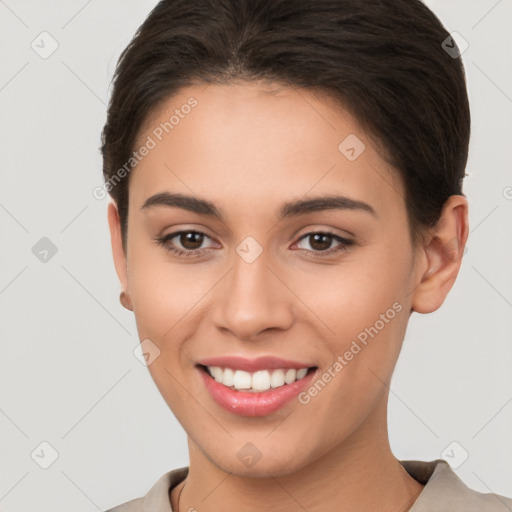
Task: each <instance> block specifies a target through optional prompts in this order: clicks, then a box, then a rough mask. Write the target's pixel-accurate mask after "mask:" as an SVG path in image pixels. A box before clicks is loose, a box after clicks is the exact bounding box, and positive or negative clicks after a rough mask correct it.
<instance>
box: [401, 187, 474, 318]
mask: <svg viewBox="0 0 512 512" xmlns="http://www.w3.org/2000/svg"><path fill="white" fill-rule="evenodd" d="M468 234H469V223H468V204H467V199H466V198H465V197H464V196H460V195H453V196H450V197H449V198H448V200H447V201H446V203H445V204H444V206H443V210H442V213H441V216H440V218H439V221H438V222H437V224H436V226H435V227H434V228H432V231H431V232H430V235H429V238H428V241H427V243H426V246H425V247H424V248H423V251H424V253H425V256H426V258H425V260H426V262H427V265H426V266H427V268H426V270H423V273H422V275H421V276H419V284H418V283H417V284H416V287H415V289H414V291H413V295H412V303H411V304H412V309H413V310H414V311H416V312H418V313H432V312H433V311H435V310H436V309H438V308H439V307H440V306H441V305H442V304H443V302H444V300H445V299H446V296H447V295H448V292H449V291H450V290H451V288H452V286H453V284H454V283H455V280H456V278H457V275H458V273H459V270H460V265H461V263H462V255H463V252H464V247H465V245H466V241H467V238H468Z"/></svg>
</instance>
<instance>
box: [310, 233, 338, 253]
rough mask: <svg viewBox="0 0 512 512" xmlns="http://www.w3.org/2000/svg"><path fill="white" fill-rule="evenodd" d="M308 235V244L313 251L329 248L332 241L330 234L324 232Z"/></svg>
mask: <svg viewBox="0 0 512 512" xmlns="http://www.w3.org/2000/svg"><path fill="white" fill-rule="evenodd" d="M308 236H309V240H310V242H309V245H310V246H311V248H312V249H314V250H315V251H325V250H326V249H329V248H330V246H331V242H332V238H333V237H332V235H327V234H325V233H315V234H313V235H308Z"/></svg>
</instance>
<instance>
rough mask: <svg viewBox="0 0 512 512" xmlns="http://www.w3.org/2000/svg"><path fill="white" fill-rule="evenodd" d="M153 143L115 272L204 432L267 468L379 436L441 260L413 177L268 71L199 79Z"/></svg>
mask: <svg viewBox="0 0 512 512" xmlns="http://www.w3.org/2000/svg"><path fill="white" fill-rule="evenodd" d="M190 98H193V100H191V99H190ZM187 105H188V107H187ZM173 115H174V118H172V119H171V116H173ZM170 119H171V121H170V123H171V124H169V120H170ZM166 122H167V123H168V124H167V125H165V123H166ZM162 126H166V128H167V131H168V133H166V130H165V129H163V128H162ZM169 126H172V128H169ZM347 137H348V139H347ZM150 139H151V140H152V141H153V142H150ZM160 139H161V140H160ZM345 139H346V140H345ZM343 141H345V142H343ZM340 143H341V145H340ZM143 144H146V145H147V147H150V146H151V148H150V149H149V150H148V151H147V154H146V156H144V157H143V158H142V159H141V161H140V162H139V163H138V164H137V165H136V167H135V169H134V170H133V171H132V174H131V177H130V188H129V215H128V232H127V251H126V255H124V254H123V255H122V254H121V253H120V251H119V244H118V247H117V249H118V250H117V256H116V269H117V270H118V274H119V276H120V278H121V280H122V284H123V286H124V288H125V289H126V291H127V293H128V295H129V297H130V300H131V304H132V307H133V311H134V314H135V318H136V323H137V329H138V333H139V336H140V339H141V340H146V341H144V343H146V344H148V345H147V347H151V349H150V350H148V351H149V352H150V353H153V356H150V357H151V359H150V364H149V366H148V368H149V371H150V373H151V375H152V377H153V379H154V381H155V383H156V385H157V386H158V389H159V390H160V392H161V394H162V396H163V398H164V399H165V401H166V402H167V404H168V405H169V407H170V408H171V409H172V411H173V413H174V414H175V415H176V417H177V419H178V420H179V421H180V423H181V424H182V425H183V427H184V429H185V430H186V432H187V434H188V436H189V439H190V442H191V443H192V445H193V446H195V447H197V449H198V452H199V453H201V454H202V455H203V456H204V457H205V459H208V460H209V461H210V462H211V463H213V464H215V465H216V466H217V467H219V468H221V469H223V470H225V471H229V472H232V473H235V474H239V475H251V476H258V475H263V474H265V473H266V472H270V473H272V474H275V475H279V474H282V475H284V474H287V473H290V472H292V471H294V470H298V469H300V468H303V467H305V466H306V465H309V464H313V463H315V461H318V460H320V459H321V458H322V457H324V456H326V455H327V454H332V453H336V451H337V450H341V449H350V447H354V446H355V445H356V444H357V443H361V445H362V444H363V443H366V444H367V445H368V444H370V445H371V443H372V442H374V440H376V439H378V438H379V435H380V434H379V432H382V423H383V419H384V420H385V410H386V402H387V385H386V384H387V383H389V380H390V378H391V374H392V371H393V368H394V366H395V362H396V360H397V357H398V354H399V351H400V348H401V343H402V340H403V337H404V334H405V330H406V325H407V321H408V318H409V314H410V311H411V300H412V295H411V291H412V290H413V289H414V288H415V286H416V285H417V282H418V278H419V275H420V273H421V272H422V271H424V270H425V269H424V268H422V267H421V264H423V262H424V261H425V260H424V259H423V258H422V256H421V255H419V254H418V252H417V251H416V250H414V249H413V247H412V246H411V241H410V236H409V230H408V220H407V213H406V208H405V200H404V192H403V187H402V184H401V181H400V179H399V176H398V174H397V173H396V172H395V171H394V169H392V168H390V167H389V165H388V164H386V162H385V161H384V160H382V159H381V157H380V156H379V153H378V152H377V150H376V148H375V146H374V144H373V143H372V141H371V140H370V139H369V138H368V137H367V136H366V134H365V133H364V132H363V131H362V130H361V128H360V127H359V126H358V124H357V122H356V121H355V119H354V118H352V117H351V116H350V115H349V114H348V113H347V112H345V111H344V110H343V109H341V108H339V107H336V106H335V104H334V103H333V102H332V101H331V100H329V99H328V98H327V97H323V96H321V95H319V94H314V93H312V92H308V91H304V90H296V89H291V88H277V87H276V86H273V87H272V86H271V85H269V84H266V85H265V84H263V83H256V82H252V83H244V82H240V83H236V84H231V85H209V86H204V85H197V86H191V87H188V88H186V89H183V90H182V91H181V92H180V93H179V94H178V95H177V96H174V97H173V98H172V99H170V100H169V101H168V102H167V103H166V104H165V105H164V106H163V107H161V108H160V109H159V110H158V112H157V113H156V114H155V115H153V116H152V117H151V119H149V120H148V122H147V123H146V125H145V126H144V129H143V130H142V132H141V134H140V137H139V141H138V144H137V148H139V147H140V146H142V145H143ZM363 144H364V146H363ZM351 148H352V149H351ZM177 194H180V195H182V197H181V199H179V200H178V199H177V198H176V195H177ZM185 196H186V197H189V199H188V200H187V199H186V198H185ZM336 197H337V199H335V198H336ZM322 198H327V199H326V200H325V201H324V202H322V200H321V199H322ZM201 201H206V202H207V203H202V202H201ZM286 205H288V206H286ZM114 212H115V208H114V206H113V205H111V212H110V214H111V221H112V223H111V229H112V230H114V231H115V230H118V229H119V226H118V224H116V223H115V222H114V221H113V220H112V219H113V218H114V216H115V213H114ZM117 240H118V241H119V237H118V238H117ZM114 243H116V242H114ZM175 251H181V253H180V252H175ZM147 340H150V341H147ZM155 354H156V355H157V356H156V357H155V358H154V360H152V359H153V357H154V355H155ZM297 370H298V371H297ZM210 374H212V375H213V376H211V375H210ZM249 386H250V387H251V389H247V387H249ZM233 387H235V388H237V389H233ZM240 389H241V390H240ZM244 389H245V391H244ZM251 457H252V459H251ZM258 458H259V460H257V463H254V462H251V461H255V460H256V459H258Z"/></svg>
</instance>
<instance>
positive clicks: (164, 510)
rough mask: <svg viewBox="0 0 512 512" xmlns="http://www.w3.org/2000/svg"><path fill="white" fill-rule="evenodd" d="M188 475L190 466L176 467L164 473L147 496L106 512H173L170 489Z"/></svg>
mask: <svg viewBox="0 0 512 512" xmlns="http://www.w3.org/2000/svg"><path fill="white" fill-rule="evenodd" d="M187 475H188V467H183V468H179V469H174V470H173V471H169V472H167V473H165V474H164V475H162V476H161V477H160V478H159V479H158V480H157V481H156V483H155V484H154V485H153V487H151V489H149V491H148V492H147V494H146V495H145V496H142V497H140V498H135V499H132V500H130V501H127V502H125V503H121V504H120V505H117V506H115V507H114V508H110V509H108V510H106V511H105V512H172V509H171V504H170V502H169V491H170V490H171V489H172V488H173V487H175V486H176V485H178V484H179V483H180V482H182V481H183V480H184V479H185V478H186V477H187Z"/></svg>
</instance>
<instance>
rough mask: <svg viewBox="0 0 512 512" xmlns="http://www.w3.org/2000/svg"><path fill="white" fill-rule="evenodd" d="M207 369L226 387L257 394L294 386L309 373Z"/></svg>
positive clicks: (285, 370) (302, 370) (306, 369)
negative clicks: (289, 385) (286, 385)
mask: <svg viewBox="0 0 512 512" xmlns="http://www.w3.org/2000/svg"><path fill="white" fill-rule="evenodd" d="M207 368H208V372H209V373H210V375H211V376H212V377H213V378H214V379H215V380H216V381H217V382H219V383H221V384H223V385H224V386H227V387H230V388H232V389H238V390H245V391H251V392H255V393H257V392H261V391H268V390H269V389H270V388H279V387H281V386H284V385H285V384H292V383H293V382H295V381H296V380H300V379H302V378H304V377H305V376H306V374H307V373H308V368H299V369H298V370H296V369H293V368H289V369H277V370H259V371H257V372H254V373H249V372H246V371H243V370H233V369H232V368H224V369H223V368H220V367H219V366H208V367H207Z"/></svg>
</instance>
